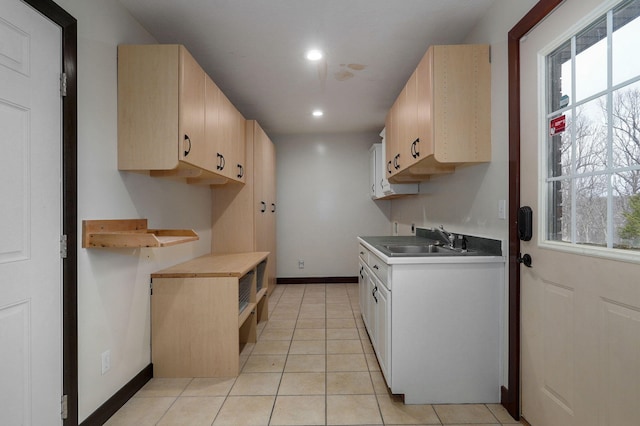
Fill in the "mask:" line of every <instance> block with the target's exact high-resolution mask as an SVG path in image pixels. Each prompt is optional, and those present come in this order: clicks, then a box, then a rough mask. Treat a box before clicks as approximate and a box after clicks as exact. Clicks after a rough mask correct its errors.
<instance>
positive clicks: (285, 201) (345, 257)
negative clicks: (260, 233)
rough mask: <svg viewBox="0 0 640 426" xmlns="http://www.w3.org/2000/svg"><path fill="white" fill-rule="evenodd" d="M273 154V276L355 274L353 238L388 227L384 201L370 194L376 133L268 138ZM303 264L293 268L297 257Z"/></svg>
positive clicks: (356, 270)
mask: <svg viewBox="0 0 640 426" xmlns="http://www.w3.org/2000/svg"><path fill="white" fill-rule="evenodd" d="M272 140H273V141H274V143H275V146H276V155H277V191H278V193H277V200H278V215H277V221H278V223H277V244H278V277H339V276H356V275H357V274H358V262H357V256H356V254H357V250H358V243H357V241H356V237H357V236H359V235H381V234H387V233H388V232H389V201H373V200H371V198H370V197H369V192H368V188H369V148H370V147H371V145H372V144H373V143H376V142H379V141H380V137H379V136H378V135H377V134H376V133H371V134H345V135H316V136H308V135H307V136H279V137H272ZM299 259H302V260H304V264H305V267H304V269H298V260H299Z"/></svg>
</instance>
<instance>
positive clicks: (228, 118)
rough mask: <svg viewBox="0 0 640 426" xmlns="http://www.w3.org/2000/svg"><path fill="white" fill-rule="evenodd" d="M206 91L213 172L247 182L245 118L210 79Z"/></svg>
mask: <svg viewBox="0 0 640 426" xmlns="http://www.w3.org/2000/svg"><path fill="white" fill-rule="evenodd" d="M206 92H207V96H206V137H207V141H208V142H209V144H210V145H211V154H210V157H211V159H212V161H213V164H212V165H211V169H210V170H215V171H216V173H218V174H220V175H222V176H225V177H227V178H229V179H233V180H235V181H238V182H244V181H245V179H244V167H245V132H244V123H245V119H244V117H243V116H242V114H240V112H239V111H238V110H237V109H236V108H235V107H234V106H233V104H232V103H231V101H229V99H228V98H227V97H226V96H225V94H224V93H222V91H221V90H220V89H219V88H218V86H216V84H215V83H214V82H213V80H211V79H210V78H209V77H207V90H206Z"/></svg>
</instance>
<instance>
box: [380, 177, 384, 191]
mask: <svg viewBox="0 0 640 426" xmlns="http://www.w3.org/2000/svg"><path fill="white" fill-rule="evenodd" d="M380 189H384V179H380Z"/></svg>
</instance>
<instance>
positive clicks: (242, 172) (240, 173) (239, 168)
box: [238, 164, 244, 179]
mask: <svg viewBox="0 0 640 426" xmlns="http://www.w3.org/2000/svg"><path fill="white" fill-rule="evenodd" d="M243 176H244V167H242V164H238V179H241V178H242V177H243Z"/></svg>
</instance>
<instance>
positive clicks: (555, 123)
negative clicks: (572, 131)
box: [549, 115, 567, 136]
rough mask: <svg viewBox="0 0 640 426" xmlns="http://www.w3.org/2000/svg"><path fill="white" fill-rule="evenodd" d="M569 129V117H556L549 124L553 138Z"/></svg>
mask: <svg viewBox="0 0 640 426" xmlns="http://www.w3.org/2000/svg"><path fill="white" fill-rule="evenodd" d="M566 128H567V116H566V115H561V116H560V117H556V118H554V119H553V120H551V122H550V123H549V133H550V134H551V136H553V135H557V134H558V133H562V132H564V131H565V130H566Z"/></svg>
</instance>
